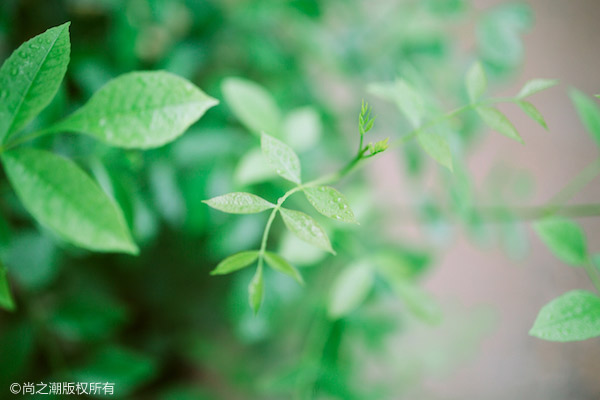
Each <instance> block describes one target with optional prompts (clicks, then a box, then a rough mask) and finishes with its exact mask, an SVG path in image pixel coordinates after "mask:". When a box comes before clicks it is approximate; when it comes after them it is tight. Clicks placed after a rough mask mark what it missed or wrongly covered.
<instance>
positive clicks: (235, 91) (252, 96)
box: [222, 78, 281, 136]
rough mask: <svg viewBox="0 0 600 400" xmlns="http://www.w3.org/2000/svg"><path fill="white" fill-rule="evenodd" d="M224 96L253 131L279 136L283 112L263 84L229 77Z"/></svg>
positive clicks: (241, 119) (224, 87)
mask: <svg viewBox="0 0 600 400" xmlns="http://www.w3.org/2000/svg"><path fill="white" fill-rule="evenodd" d="M222 89H223V96H224V97H225V101H226V102H227V104H228V105H229V107H231V110H232V111H233V113H234V114H235V115H236V117H238V119H239V120H240V122H241V123H242V124H244V125H245V126H246V128H248V129H249V130H250V131H251V132H253V133H254V134H256V135H260V134H261V133H262V132H267V133H268V134H270V135H275V136H279V132H280V130H281V114H280V111H279V108H278V107H277V104H276V103H275V101H274V100H273V98H272V97H271V95H270V94H269V92H267V91H266V90H265V89H264V88H263V87H262V86H260V85H258V84H256V83H254V82H251V81H248V80H246V79H241V78H227V79H225V80H224V81H223V84H222Z"/></svg>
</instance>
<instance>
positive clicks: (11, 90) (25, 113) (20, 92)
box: [0, 22, 71, 142]
mask: <svg viewBox="0 0 600 400" xmlns="http://www.w3.org/2000/svg"><path fill="white" fill-rule="evenodd" d="M69 25H70V22H67V23H65V24H63V25H60V26H57V27H55V28H50V29H48V30H47V31H46V32H44V33H42V34H41V35H38V36H36V37H34V38H33V39H31V40H29V41H27V42H25V43H23V44H22V45H21V46H20V47H19V48H18V49H17V50H16V51H15V52H14V53H13V54H12V55H11V56H10V57H9V58H8V59H7V60H6V61H5V62H4V64H2V68H0V142H4V141H5V140H6V139H7V138H8V137H9V136H10V135H11V134H13V133H14V132H17V131H19V130H20V129H21V128H23V127H24V126H25V125H26V124H27V123H28V122H30V121H31V120H32V119H33V118H34V117H35V116H36V115H37V114H39V113H40V111H42V110H43V109H44V108H46V106H47V105H48V104H49V103H50V101H51V100H52V99H53V98H54V96H55V95H56V92H57V91H58V88H59V86H60V84H61V82H62V80H63V77H64V76H65V72H66V71H67V65H68V64H69V57H70V52H71V43H70V41H69Z"/></svg>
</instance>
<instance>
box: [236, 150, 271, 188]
mask: <svg viewBox="0 0 600 400" xmlns="http://www.w3.org/2000/svg"><path fill="white" fill-rule="evenodd" d="M276 177H277V175H276V174H275V171H273V170H272V169H271V167H270V166H269V163H268V162H267V160H265V157H264V156H263V154H262V151H261V150H260V149H259V148H258V147H257V148H254V149H252V150H250V151H248V152H247V153H246V154H244V155H243V156H242V158H241V159H240V161H239V163H238V165H237V166H236V168H235V172H234V179H235V181H236V182H237V183H238V184H240V185H252V184H255V183H259V182H264V181H268V180H271V179H273V178H276Z"/></svg>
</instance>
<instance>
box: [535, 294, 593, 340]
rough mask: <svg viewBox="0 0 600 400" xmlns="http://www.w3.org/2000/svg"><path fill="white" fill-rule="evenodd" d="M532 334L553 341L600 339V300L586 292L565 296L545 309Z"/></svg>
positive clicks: (547, 305) (538, 318)
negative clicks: (598, 337)
mask: <svg viewBox="0 0 600 400" xmlns="http://www.w3.org/2000/svg"><path fill="white" fill-rule="evenodd" d="M529 334H530V335H531V336H535V337H538V338H540V339H544V340H550V341H553V342H573V341H578V340H586V339H589V338H593V337H597V336H600V298H599V297H598V296H596V295H595V294H593V293H590V292H588V291H586V290H572V291H570V292H567V293H565V294H563V295H562V296H560V297H558V298H556V299H554V300H552V301H551V302H550V303H548V304H546V305H545V306H544V307H542V309H541V310H540V313H539V314H538V316H537V318H536V320H535V323H534V324H533V328H531V330H530V331H529Z"/></svg>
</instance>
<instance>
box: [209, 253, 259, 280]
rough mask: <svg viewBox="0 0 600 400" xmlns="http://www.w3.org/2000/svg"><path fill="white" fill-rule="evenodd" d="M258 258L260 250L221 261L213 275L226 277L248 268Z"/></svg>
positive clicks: (235, 255)
mask: <svg viewBox="0 0 600 400" xmlns="http://www.w3.org/2000/svg"><path fill="white" fill-rule="evenodd" d="M257 258H258V250H249V251H242V252H240V253H237V254H234V255H232V256H229V257H227V258H226V259H224V260H223V261H221V262H220V263H219V264H218V265H217V267H216V268H215V269H213V270H212V271H211V273H210V274H211V275H226V274H230V273H232V272H235V271H238V270H240V269H242V268H246V267H247V266H249V265H250V264H252V263H253V262H254V261H256V259H257Z"/></svg>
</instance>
